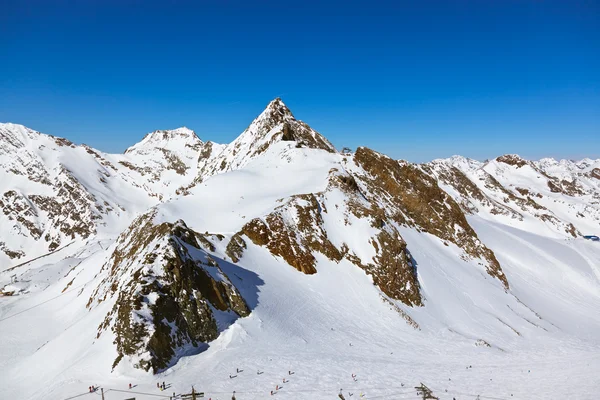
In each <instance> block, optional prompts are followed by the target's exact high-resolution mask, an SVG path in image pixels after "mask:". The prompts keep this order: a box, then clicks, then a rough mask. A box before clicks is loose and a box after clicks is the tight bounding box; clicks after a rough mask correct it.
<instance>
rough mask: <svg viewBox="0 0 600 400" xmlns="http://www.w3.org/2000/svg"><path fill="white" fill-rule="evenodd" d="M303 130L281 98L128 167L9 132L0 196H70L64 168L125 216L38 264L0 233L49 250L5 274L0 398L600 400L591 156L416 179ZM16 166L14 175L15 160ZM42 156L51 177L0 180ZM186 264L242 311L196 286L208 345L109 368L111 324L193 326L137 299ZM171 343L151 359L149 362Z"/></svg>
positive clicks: (510, 159)
mask: <svg viewBox="0 0 600 400" xmlns="http://www.w3.org/2000/svg"><path fill="white" fill-rule="evenodd" d="M278 116H279V117H278ZM286 123H287V124H290V127H289V128H285V126H286ZM297 124H300V122H298V121H296V120H295V118H293V116H291V112H289V110H287V107H285V105H283V103H282V102H281V100H279V99H278V100H275V101H274V102H272V103H271V104H270V105H269V106H268V107H267V110H265V112H263V114H261V115H260V116H259V117H258V118H257V120H256V121H255V122H253V123H252V124H251V125H250V128H248V130H246V131H245V132H244V133H242V135H241V136H240V138H238V139H236V141H234V142H233V143H232V145H233V144H236V145H233V146H232V145H227V146H219V145H212V144H211V145H208V146H207V143H211V142H206V143H204V142H201V141H200V139H198V138H197V137H196V135H195V134H193V132H191V131H189V130H187V129H184V128H180V129H178V130H174V131H156V132H154V133H152V134H149V136H147V137H146V138H145V139H144V140H143V141H142V142H140V143H138V144H137V145H135V146H133V147H131V148H130V149H128V150H127V152H126V153H125V154H124V155H108V154H103V153H100V152H97V151H95V150H93V149H89V151H87V150H86V148H85V147H82V146H75V145H72V146H71V145H64V146H59V144H57V142H56V139H55V138H51V137H47V136H45V135H41V134H39V133H37V132H34V131H30V130H28V129H27V128H24V127H16V128H15V126H9V127H6V126H5V125H3V128H4V130H0V133H3V134H4V135H5V136H4V137H3V141H2V145H3V147H2V148H4V149H5V153H3V154H0V157H3V158H0V161H1V162H2V166H3V168H2V169H1V170H0V173H3V174H5V175H3V177H6V179H10V181H6V182H8V183H5V181H4V180H0V182H2V185H3V186H2V192H5V191H8V190H15V191H16V192H17V193H19V194H20V195H21V196H25V197H27V196H29V195H31V194H38V193H44V194H45V195H47V196H52V197H55V198H58V199H61V198H62V197H61V195H59V194H58V192H59V189H57V187H56V184H54V183H53V182H54V181H55V180H59V179H60V176H61V174H63V175H65V176H66V173H64V172H61V171H62V170H61V166H63V167H64V169H65V170H68V171H70V175H72V176H73V177H74V179H76V181H77V182H79V183H80V184H81V186H82V187H83V188H84V189H82V190H81V193H82V194H86V193H87V194H90V195H93V196H94V199H95V200H92V199H89V200H86V202H85V203H82V206H81V207H83V206H84V205H85V206H86V207H89V209H91V210H93V211H94V207H95V206H96V205H97V204H99V202H100V201H104V200H106V202H108V203H109V204H110V205H112V207H111V208H113V210H119V211H118V212H117V211H109V212H107V213H104V214H102V213H100V212H98V215H99V216H100V218H98V219H92V218H90V221H91V222H92V223H93V226H94V228H95V230H94V231H91V232H90V233H89V234H88V235H87V236H84V235H79V234H78V235H76V236H75V238H74V239H71V241H69V240H67V235H66V234H65V233H64V232H62V231H60V228H55V229H56V232H57V233H56V235H63V236H60V238H61V246H59V247H58V248H56V250H55V251H54V252H50V253H48V251H47V248H46V245H43V244H42V242H40V241H39V240H35V239H34V238H32V237H29V236H26V237H25V239H21V238H19V239H18V240H17V239H11V236H12V234H11V231H10V230H4V229H3V230H2V236H1V241H5V242H6V243H8V244H9V245H10V246H12V247H11V248H13V247H16V248H23V249H24V248H25V247H27V246H29V247H31V249H29V248H28V251H27V256H30V255H31V256H38V255H41V256H42V257H40V258H37V259H34V260H32V261H31V262H28V263H26V264H24V265H21V266H17V267H14V268H13V266H14V265H16V264H17V263H16V262H15V261H14V260H13V259H8V258H7V257H5V258H4V259H2V260H0V261H2V262H3V265H6V268H2V269H0V270H1V271H3V272H1V273H0V287H3V291H4V292H12V293H13V294H14V295H13V296H4V297H0V339H1V340H0V343H1V345H0V371H2V373H1V374H0V398H30V399H42V398H57V399H66V398H71V397H73V396H77V395H81V397H78V398H96V397H97V396H98V393H89V392H88V387H89V386H90V385H99V386H101V387H102V388H103V389H104V391H105V398H106V399H123V398H129V397H134V396H135V397H136V398H138V399H152V398H160V396H165V398H168V396H170V395H172V394H173V393H177V394H181V393H189V392H190V390H191V386H192V385H193V386H194V388H195V389H196V390H198V391H202V392H204V393H205V398H212V399H219V398H220V399H225V398H231V395H232V393H233V391H236V398H237V399H266V398H280V399H317V400H319V399H332V398H338V397H337V395H338V393H339V392H340V389H342V393H343V395H344V396H345V398H346V399H350V398H359V397H360V396H361V395H363V397H362V398H365V399H403V398H417V391H416V389H415V388H414V387H415V386H418V385H420V384H421V383H423V384H425V385H427V386H428V387H429V388H430V389H432V391H433V393H434V394H435V395H436V396H438V397H439V398H441V399H452V398H460V399H465V398H467V399H468V398H473V399H474V398H476V396H477V395H480V396H481V398H482V399H485V398H494V399H537V398H539V399H564V398H576V399H594V398H596V393H597V391H598V389H600V384H599V382H598V379H597V371H598V370H600V351H599V349H600V334H599V333H598V332H600V313H598V312H597V310H599V309H600V244H598V243H595V242H591V241H586V240H584V239H582V238H581V237H580V236H579V233H597V231H598V230H600V224H599V223H598V220H597V219H596V217H597V215H598V214H597V213H598V211H599V209H600V208H599V205H598V199H599V197H600V186H599V182H600V179H598V178H596V177H595V172H594V171H595V170H596V169H597V168H598V166H599V165H600V162H599V161H593V160H583V161H581V162H570V161H568V162H567V161H560V162H558V161H553V160H549V159H544V160H540V161H539V162H530V161H526V160H522V159H520V158H518V157H516V156H503V157H500V158H499V159H496V160H492V161H490V162H487V163H480V162H477V161H473V160H468V159H464V158H462V157H453V158H451V159H448V160H436V161H433V162H432V163H428V164H425V165H411V164H408V163H405V162H400V163H398V162H396V161H393V160H391V159H389V158H387V157H385V156H383V155H379V154H378V153H375V152H371V151H370V150H368V149H362V150H360V151H357V153H356V154H355V155H353V154H340V153H337V152H335V151H334V149H333V147H332V146H331V147H330V146H329V145H328V142H327V141H326V139H324V138H322V137H321V136H320V135H318V134H317V133H316V132H314V131H312V130H311V129H310V128H307V127H305V124H304V125H297ZM302 124H303V123H302ZM288 129H291V132H292V133H290V131H287V130H288ZM9 131H10V132H9ZM15 131H16V132H17V133H18V135H17V134H16V133H15ZM284 131H285V132H284ZM7 132H9V133H10V135H9V133H7ZM249 132H250V133H251V134H249ZM286 132H287V133H286ZM19 143H21V144H22V145H23V146H21V145H19ZM240 143H242V144H244V145H243V146H242V145H241V144H240ZM265 143H266V144H267V145H265ZM41 146H45V147H42V148H41ZM259 148H260V149H261V150H260V151H257V149H259ZM49 149H50V150H49ZM206 149H208V150H206ZM92 153H95V154H92ZM17 154H18V155H19V158H20V159H22V160H25V159H26V161H24V162H18V163H16V164H15V161H13V160H16V159H17V157H15V155H17ZM175 156H176V157H177V160H179V161H176V160H175V159H174V158H173V157H175ZM174 160H175V161H174ZM121 161H123V162H128V163H131V166H133V167H134V168H132V167H131V166H127V165H123V163H122V162H121ZM71 162H73V163H75V162H77V163H76V165H78V166H79V168H74V165H75V164H70V163H71ZM35 163H39V164H40V165H43V170H44V171H46V173H47V174H48V180H50V181H51V184H45V183H40V182H37V181H36V180H35V179H34V178H33V177H34V176H36V175H35V174H34V173H31V172H29V173H28V174H27V175H19V174H16V173H14V172H11V171H10V168H11V166H12V165H17V167H18V168H17V167H15V168H14V169H19V170H20V171H27V168H26V166H27V165H37V164H35ZM110 165H112V166H114V168H111V167H110ZM220 165H225V167H224V168H223V169H218V168H215V167H214V166H220ZM81 166H85V168H83V167H81ZM169 166H171V167H172V168H170V167H169ZM69 167H72V169H73V170H72V171H71V169H70V168H69ZM102 168H104V169H102ZM145 168H150V169H152V170H159V171H160V172H159V173H157V174H154V173H153V174H150V175H148V174H144V169H145ZM36 169H39V170H42V169H41V168H36ZM99 170H100V171H104V170H106V171H109V173H110V176H106V175H105V179H106V182H102V181H100V180H99V179H97V177H98V173H99V172H98V171H99ZM178 170H179V171H180V172H184V173H183V174H180V173H178V172H177V171H178ZM7 171H8V172H7ZM457 171H458V172H457ZM40 176H46V175H44V173H40ZM40 179H43V178H40ZM63 179H67V178H63ZM563 181H564V182H563ZM565 182H566V183H565ZM549 183H550V184H549ZM438 185H439V187H438ZM182 187H184V189H183V190H179V191H178V189H180V188H182ZM522 189H527V191H523V190H522ZM399 190H400V192H398V191H399ZM44 191H45V192H44ZM397 193H399V195H395V194H397ZM538 195H539V196H541V197H539V196H538ZM62 196H66V195H65V194H64V193H63V194H62ZM64 199H65V200H64V201H67V200H68V199H69V198H68V197H65V198H64ZM100 199H101V200H100ZM423 199H426V201H419V200H423ZM11 204H15V203H11ZM119 206H120V207H122V208H124V209H125V210H126V211H123V210H121V208H119ZM96 211H97V210H96ZM96 211H94V212H96ZM36 212H39V211H38V210H37V209H36ZM580 214H582V215H583V217H581V216H579V215H580ZM8 215H12V216H13V219H10V218H9V217H8ZM20 215H23V216H26V215H25V213H24V211H22V210H20V209H17V208H14V209H13V213H12V214H10V213H7V212H6V211H4V214H0V218H5V219H4V220H2V225H1V226H2V227H4V226H7V225H6V224H7V221H10V222H8V224H9V225H10V224H12V225H15V224H17V223H21V224H24V223H23V222H19V221H18V219H17V217H18V216H20ZM94 215H95V214H94ZM140 215H142V217H140V218H145V217H144V216H150V217H147V218H146V219H145V221H146V223H145V225H140V224H138V223H137V222H136V221H139V218H138V219H135V217H139V216H140ZM544 215H549V217H544ZM43 216H45V215H43ZM463 219H464V221H463ZM430 220H431V221H436V222H435V224H434V226H431V225H430ZM15 221H16V222H15ZM34 221H37V220H34ZM43 221H44V223H45V224H49V222H47V221H53V219H52V218H49V217H48V218H46V219H43ZM182 221H183V222H182ZM570 225H572V226H573V227H574V228H575V231H573V230H571V229H570V228H569V227H570ZM46 226H47V225H43V227H44V229H46V230H47V231H48V232H55V231H52V230H50V229H51V228H47V227H46ZM52 226H54V225H52ZM12 229H14V228H12ZM46 230H45V231H44V232H46ZM574 235H575V236H574ZM191 236H193V237H195V238H196V239H194V240H195V241H194V242H193V243H194V244H193V245H190V243H189V242H190V240H191V239H190V237H191ZM9 240H13V241H12V242H10V241H9ZM283 241H285V243H286V245H285V246H283V247H282V246H279V245H278V244H279V243H283ZM71 242H72V243H71ZM140 242H141V243H144V244H143V245H140ZM232 243H233V244H235V245H236V246H232ZM18 246H23V247H18ZM486 249H487V250H486ZM489 251H491V252H492V253H489ZM0 254H1V253H0ZM177 254H178V256H177ZM490 254H493V258H492V256H491V255H490ZM177 257H179V258H177ZM290 257H291V258H290ZM175 258H177V260H179V261H177V262H175V263H173V261H172V260H173V259H175ZM169 260H171V261H169ZM290 260H291V261H290ZM492 260H497V262H498V265H499V269H497V270H493V269H490V265H492V264H493V261H492ZM294 261H295V262H294ZM312 262H314V271H313V270H312V269H311V268H310V265H312V264H311V263H312ZM4 263H6V264H4ZM190 263H191V264H190ZM185 265H187V266H188V267H189V265H193V266H194V267H193V268H199V269H201V270H204V271H206V273H207V274H208V275H209V276H210V277H211V279H212V281H211V282H214V283H211V285H210V286H211V287H216V286H219V285H222V283H219V282H225V283H224V285H225V286H226V287H231V288H235V289H232V290H234V291H233V292H230V293H234V296H233V297H232V298H230V302H229V303H228V304H231V305H232V307H235V305H234V302H235V297H236V296H237V294H235V293H239V295H240V296H241V298H243V300H244V302H245V305H246V306H247V308H248V310H249V314H248V315H246V314H245V313H243V312H240V311H239V309H238V313H237V314H236V313H235V312H234V311H233V308H232V309H226V310H222V311H221V310H220V309H218V304H219V301H217V300H214V299H216V297H214V298H213V297H210V296H216V294H215V295H211V294H208V292H206V290H207V287H205V286H202V285H200V286H197V287H196V288H195V289H193V290H192V291H193V292H194V291H198V292H199V293H200V294H199V293H196V292H194V293H189V292H186V293H187V296H188V297H189V298H190V299H193V298H195V299H209V300H210V299H211V298H212V299H213V300H210V301H209V302H208V303H210V305H207V307H209V308H210V313H207V314H205V315H211V316H209V317H207V318H209V319H212V320H214V323H215V324H216V327H217V333H218V335H217V336H216V338H212V337H211V338H210V339H209V340H207V341H206V342H203V344H202V345H200V346H197V347H194V346H192V345H190V344H189V343H190V342H188V340H189V339H188V337H187V336H185V335H184V336H185V337H184V336H181V335H180V336H179V337H180V338H183V340H182V341H180V342H178V344H177V345H176V346H173V347H172V348H173V349H174V351H175V356H173V357H171V356H169V359H170V361H171V362H169V363H168V364H169V365H168V367H166V368H161V369H159V370H160V372H159V373H158V374H157V375H153V374H152V373H151V372H146V370H144V369H143V368H136V362H138V363H139V360H140V359H141V358H138V359H135V356H133V358H132V359H131V360H130V359H129V358H128V357H123V358H119V354H122V353H123V346H121V347H119V346H116V345H115V343H116V342H119V343H124V342H123V340H124V338H126V336H120V331H119V330H118V329H114V327H115V326H118V324H119V323H121V322H122V321H124V320H127V316H128V315H133V314H136V315H137V317H136V318H141V319H142V320H143V322H144V326H145V327H146V328H145V329H146V331H147V332H146V333H144V334H143V335H142V337H143V338H145V339H144V340H146V339H148V340H149V341H145V342H144V345H145V346H146V345H148V343H152V342H151V341H152V340H155V339H152V337H153V336H152V335H153V332H154V330H155V329H163V328H161V327H160V325H161V324H163V325H164V326H170V327H171V329H172V331H171V334H172V335H177V334H178V333H180V332H183V331H185V329H187V328H185V327H183V325H181V323H182V321H183V320H182V319H181V318H180V319H178V320H177V321H179V322H178V324H179V325H177V324H174V323H173V322H172V321H171V320H169V318H170V317H169V316H168V315H167V316H166V317H165V318H163V319H161V320H160V321H157V320H155V319H153V316H154V315H155V314H156V312H157V311H158V309H157V308H156V307H154V306H155V305H156V304H157V300H158V299H159V298H161V296H162V297H164V296H167V297H168V296H171V295H172V294H173V293H175V292H170V291H169V292H167V291H164V290H162V289H159V290H150V291H146V290H145V289H144V287H145V286H146V285H155V284H156V283H155V282H158V283H159V286H152V287H158V288H161V287H162V288H165V287H175V286H177V285H178V283H177V282H178V280H177V279H175V278H171V276H173V275H171V274H173V273H174V272H173V271H180V270H181V271H184V268H188V267H185ZM193 268H192V269H191V270H192V271H194V269H193ZM136 271H141V272H139V273H141V276H142V278H141V280H138V279H139V276H140V275H138V274H139V273H136ZM406 271H409V272H411V271H413V272H414V277H413V276H412V275H411V274H410V273H409V274H408V275H406ZM498 272H502V274H501V275H499V274H498ZM15 274H16V277H17V281H16V282H11V276H12V275H15ZM175 276H183V275H177V273H175ZM502 277H505V278H502ZM501 278H502V279H501ZM186 279H190V280H191V279H192V278H186ZM413 279H414V280H413ZM503 279H505V280H506V282H507V285H505V284H504V282H503ZM186 282H187V281H186ZM186 284H187V283H186ZM184 286H185V285H184ZM130 287H131V288H134V289H135V290H133V292H131V293H134V296H133V297H132V298H129V297H127V296H125V294H127V293H130V292H128V290H129V289H128V288H130ZM186 290H188V289H186ZM176 293H177V294H178V295H180V293H181V292H176ZM215 293H217V292H215ZM217 297H218V296H217ZM135 298H139V299H140V300H139V301H140V303H139V308H137V307H133V308H132V309H131V310H130V309H129V308H128V307H127V306H128V305H130V304H132V305H135V304H136V301H138V300H133V299H135ZM173 298H176V299H179V301H180V302H181V299H182V297H173ZM231 299H234V300H231ZM208 303H207V304H208ZM115 307H116V308H115ZM119 307H120V308H119ZM115 309H118V310H120V311H117V312H116V313H115V312H113V313H111V311H112V310H115ZM181 310H182V312H181V315H182V316H183V318H184V319H186V318H187V316H186V314H185V313H186V312H187V311H186V309H185V308H181ZM111 315H112V316H113V317H112V318H113V319H107V316H111ZM161 318H162V317H161ZM107 321H109V324H108V325H105V324H106V322H107ZM189 321H191V320H188V323H190V324H191V323H192V322H189ZM132 326H133V325H132ZM186 332H187V331H186ZM190 332H191V331H190ZM202 340H204V339H202ZM186 343H188V344H186ZM134 347H135V346H134ZM162 348H163V347H162V344H160V343H155V345H153V346H150V347H145V348H144V349H150V353H147V352H146V353H143V354H144V356H143V357H145V358H144V359H150V358H151V357H152V356H153V354H152V351H155V350H156V349H159V350H160V349H162ZM169 348H171V347H169ZM126 351H127V349H125V352H126ZM140 354H142V353H140ZM147 357H150V358H147ZM134 359H135V360H137V361H135V360H134ZM116 360H119V361H117V362H115V361H116ZM132 360H133V361H132ZM138 366H139V365H138ZM290 372H292V373H291V374H290ZM353 375H354V376H353ZM163 381H164V382H166V383H167V384H168V389H167V390H166V391H164V392H163V391H160V390H159V389H157V386H156V384H157V382H161V383H162V382H163ZM129 383H132V384H133V385H135V387H134V388H133V389H128V384H129ZM278 386H279V387H280V388H279V389H277V387H278ZM271 391H275V392H276V394H274V395H273V396H271Z"/></svg>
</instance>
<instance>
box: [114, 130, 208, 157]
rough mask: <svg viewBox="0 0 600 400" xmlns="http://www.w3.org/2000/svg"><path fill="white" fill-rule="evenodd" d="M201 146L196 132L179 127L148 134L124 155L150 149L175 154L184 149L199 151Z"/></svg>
mask: <svg viewBox="0 0 600 400" xmlns="http://www.w3.org/2000/svg"><path fill="white" fill-rule="evenodd" d="M201 146H202V140H200V138H199V137H198V135H196V132H194V131H193V130H191V129H189V128H186V127H181V128H177V129H170V130H157V131H154V132H150V133H149V134H147V135H146V136H145V137H144V138H143V139H142V141H141V142H139V143H136V144H134V145H133V146H131V147H130V148H128V149H127V150H125V153H126V154H129V153H134V152H147V151H148V150H152V149H165V150H171V151H176V152H177V151H182V150H185V149H186V148H191V149H193V150H199V149H200V147H201Z"/></svg>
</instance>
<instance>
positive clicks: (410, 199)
mask: <svg viewBox="0 0 600 400" xmlns="http://www.w3.org/2000/svg"><path fill="white" fill-rule="evenodd" d="M354 161H355V163H356V164H357V165H358V166H360V167H362V168H363V169H364V170H365V171H366V172H367V175H364V176H360V177H359V178H360V180H361V182H363V183H364V184H365V185H366V186H367V187H368V188H369V190H368V192H369V193H371V194H372V195H373V196H375V197H376V198H377V199H378V200H379V201H380V202H385V203H387V204H389V205H390V209H393V210H396V211H395V213H394V215H392V216H391V217H392V218H393V220H394V221H396V222H397V223H398V224H402V225H407V226H413V227H415V228H417V229H420V230H423V231H425V232H428V233H431V234H433V235H435V236H437V237H439V238H440V239H442V240H447V241H449V242H451V243H454V244H456V245H457V246H459V247H460V248H462V249H463V250H464V251H465V255H466V256H468V257H473V258H480V259H483V260H485V261H486V263H487V265H486V268H487V271H488V273H489V274H490V275H491V276H494V277H496V278H498V279H499V280H500V281H501V282H502V284H503V285H504V287H505V288H507V289H508V281H507V280H506V277H505V276H504V273H503V272H502V268H501V267H500V263H499V262H498V260H497V259H496V256H495V255H494V253H493V252H492V251H491V250H490V249H488V248H487V247H486V246H485V245H484V244H483V243H481V241H480V240H479V238H478V237H477V234H476V233H475V231H474V230H473V228H472V227H471V226H470V225H469V223H468V222H467V220H466V218H465V214H464V213H463V211H462V210H461V208H460V206H459V205H458V204H457V203H456V202H455V201H454V200H453V199H452V198H451V197H450V196H449V195H448V194H447V193H446V192H444V191H443V190H442V189H440V187H439V186H438V185H437V182H436V181H435V179H433V178H432V177H430V176H429V175H427V174H426V173H424V172H423V171H422V170H421V169H420V168H419V167H418V166H415V165H413V164H409V163H406V162H398V161H395V160H393V159H391V158H389V157H387V156H384V155H383V154H380V153H377V152H375V151H373V150H370V149H367V148H364V147H359V148H358V149H357V151H356V154H355V156H354ZM374 201H375V199H374Z"/></svg>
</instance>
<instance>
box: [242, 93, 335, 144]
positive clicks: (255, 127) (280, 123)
mask: <svg viewBox="0 0 600 400" xmlns="http://www.w3.org/2000/svg"><path fill="white" fill-rule="evenodd" d="M279 141H294V142H296V143H297V147H308V148H314V149H322V150H326V151H329V152H335V148H334V147H333V145H332V144H331V143H330V142H329V141H328V140H327V139H325V137H323V136H322V135H321V134H320V133H318V132H317V131H315V130H314V129H312V128H311V127H310V126H308V125H307V124H305V123H304V122H302V121H299V120H297V119H296V118H295V117H294V115H293V114H292V112H291V111H290V109H289V108H288V107H287V106H286V105H285V103H284V102H283V101H282V100H281V99H280V98H279V97H278V98H276V99H274V100H272V101H271V102H270V103H269V104H268V105H267V107H266V108H265V110H264V111H263V112H262V113H261V114H260V115H259V116H258V117H256V119H255V120H254V121H253V122H252V123H251V124H250V126H249V127H248V128H247V129H246V130H245V131H244V132H242V134H241V135H240V136H239V137H238V138H237V139H236V140H235V141H234V142H233V143H232V145H234V147H236V148H243V147H248V148H249V149H255V151H257V152H259V153H262V152H263V151H265V150H266V149H267V148H268V147H269V145H270V144H272V143H274V142H279ZM250 152H252V151H250Z"/></svg>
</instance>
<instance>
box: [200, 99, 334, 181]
mask: <svg viewBox="0 0 600 400" xmlns="http://www.w3.org/2000/svg"><path fill="white" fill-rule="evenodd" d="M282 142H284V143H288V145H284V146H281V147H283V148H285V149H290V148H310V149H320V150H325V151H327V152H330V153H335V152H336V150H335V147H333V145H332V144H331V143H330V142H329V141H328V140H327V139H325V137H323V136H322V135H321V134H320V133H318V132H317V131H315V130H314V129H312V128H311V127H310V126H308V125H307V124H305V123H304V122H302V121H300V120H297V119H296V118H295V117H294V115H293V114H292V112H291V111H290V109H289V108H288V107H287V106H286V105H285V104H284V103H283V101H282V100H281V99H280V98H276V99H275V100H273V101H271V102H270V103H269V104H268V105H267V107H266V108H265V110H264V111H263V112H262V113H261V114H260V115H259V116H258V117H256V119H255V120H254V121H252V123H251V124H250V125H249V126H248V128H246V129H245V130H244V132H242V134H241V135H240V136H238V137H237V138H236V139H235V140H234V141H233V142H231V143H230V144H228V145H227V147H225V148H224V149H223V150H222V151H221V152H220V153H218V154H217V155H216V157H214V158H212V159H210V160H209V162H207V163H206V164H205V165H203V166H202V167H201V171H200V173H199V175H198V176H199V177H198V181H201V180H203V179H206V178H207V177H209V176H212V175H215V174H220V173H223V172H227V171H232V170H237V169H240V168H242V167H243V166H245V165H246V164H248V163H249V162H250V161H251V160H252V159H254V158H255V157H258V156H260V155H261V154H263V153H265V152H266V151H267V150H268V149H270V148H271V146H273V145H276V144H279V143H282Z"/></svg>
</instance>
